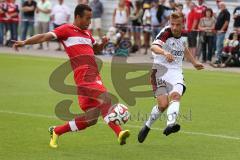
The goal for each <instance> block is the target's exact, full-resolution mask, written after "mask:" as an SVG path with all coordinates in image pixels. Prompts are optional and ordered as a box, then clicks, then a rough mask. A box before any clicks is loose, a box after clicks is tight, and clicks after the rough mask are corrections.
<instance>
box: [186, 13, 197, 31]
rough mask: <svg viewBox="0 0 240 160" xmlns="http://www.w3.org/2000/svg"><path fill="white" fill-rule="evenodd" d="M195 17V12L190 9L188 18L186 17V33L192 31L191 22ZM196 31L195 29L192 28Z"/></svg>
mask: <svg viewBox="0 0 240 160" xmlns="http://www.w3.org/2000/svg"><path fill="white" fill-rule="evenodd" d="M195 17H196V12H195V11H194V9H192V10H191V11H190V12H189V13H188V17H187V30H188V31H192V26H193V22H194V20H195ZM194 29H196V28H194Z"/></svg>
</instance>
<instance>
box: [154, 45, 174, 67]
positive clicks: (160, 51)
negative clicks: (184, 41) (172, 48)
mask: <svg viewBox="0 0 240 160" xmlns="http://www.w3.org/2000/svg"><path fill="white" fill-rule="evenodd" d="M151 51H153V52H154V53H155V54H161V55H164V56H165V57H166V59H167V61H168V62H170V63H171V62H172V61H174V60H175V58H174V56H173V55H172V54H171V53H169V52H167V51H165V50H163V49H162V48H161V47H160V46H158V45H155V44H153V45H152V46H151Z"/></svg>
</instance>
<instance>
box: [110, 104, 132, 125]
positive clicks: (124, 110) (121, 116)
mask: <svg viewBox="0 0 240 160" xmlns="http://www.w3.org/2000/svg"><path fill="white" fill-rule="evenodd" d="M129 116H130V113H129V112H128V107H127V106H125V105H123V104H120V103H118V104H115V105H114V106H112V109H111V110H110V113H109V114H108V119H109V121H111V122H114V123H115V124H117V125H122V124H124V123H126V122H127V121H128V119H129Z"/></svg>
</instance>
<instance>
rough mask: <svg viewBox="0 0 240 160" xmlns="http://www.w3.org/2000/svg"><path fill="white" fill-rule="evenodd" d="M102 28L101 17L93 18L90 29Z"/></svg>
mask: <svg viewBox="0 0 240 160" xmlns="http://www.w3.org/2000/svg"><path fill="white" fill-rule="evenodd" d="M101 28H102V20H101V18H92V20H91V24H90V26H89V29H101Z"/></svg>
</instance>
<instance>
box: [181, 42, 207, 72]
mask: <svg viewBox="0 0 240 160" xmlns="http://www.w3.org/2000/svg"><path fill="white" fill-rule="evenodd" d="M184 54H185V57H186V58H187V59H188V60H189V61H190V62H191V63H192V65H193V66H194V67H195V68H196V69H197V70H201V69H204V65H203V64H202V63H200V62H198V61H197V60H195V58H194V57H193V56H192V54H191V53H190V51H189V49H188V47H186V49H185V52H184Z"/></svg>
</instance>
